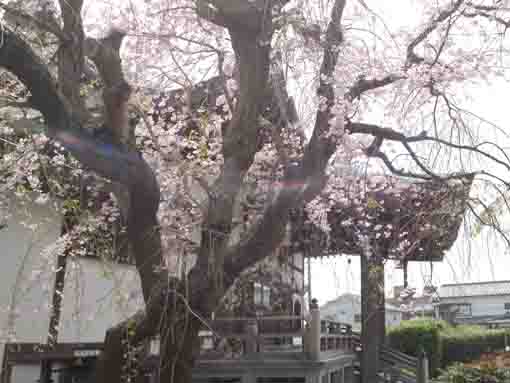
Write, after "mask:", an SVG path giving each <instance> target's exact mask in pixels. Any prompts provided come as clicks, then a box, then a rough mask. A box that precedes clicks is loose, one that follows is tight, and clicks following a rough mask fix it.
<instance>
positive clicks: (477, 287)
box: [439, 281, 510, 298]
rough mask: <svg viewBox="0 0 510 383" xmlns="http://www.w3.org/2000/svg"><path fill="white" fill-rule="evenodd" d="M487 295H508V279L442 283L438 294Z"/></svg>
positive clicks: (445, 295) (449, 295) (447, 296)
mask: <svg viewBox="0 0 510 383" xmlns="http://www.w3.org/2000/svg"><path fill="white" fill-rule="evenodd" d="M488 295H510V281H494V282H476V283H457V284H451V285H443V286H441V289H440V290H439V296H440V297H441V298H455V297H474V296H488Z"/></svg>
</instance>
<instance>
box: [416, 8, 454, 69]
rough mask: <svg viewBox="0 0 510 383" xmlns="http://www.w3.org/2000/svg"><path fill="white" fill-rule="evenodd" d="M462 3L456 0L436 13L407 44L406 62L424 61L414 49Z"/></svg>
mask: <svg viewBox="0 0 510 383" xmlns="http://www.w3.org/2000/svg"><path fill="white" fill-rule="evenodd" d="M462 3H464V0H456V1H455V2H454V3H453V4H452V5H451V7H450V8H448V9H445V10H443V11H441V12H440V13H439V15H437V17H435V18H434V20H432V22H430V24H429V25H428V26H427V27H425V28H424V29H423V30H422V31H421V32H420V33H419V34H418V35H417V36H416V37H415V38H414V39H413V40H412V41H411V43H410V44H409V45H408V46H407V64H408V65H411V64H418V63H420V62H423V61H424V58H423V57H420V56H419V55H418V54H417V53H416V51H415V49H416V47H417V46H418V45H420V44H421V43H422V42H423V41H425V39H426V38H427V37H428V36H429V35H430V34H431V33H432V32H433V31H434V30H435V29H436V28H437V27H438V26H439V25H440V24H441V23H442V22H443V21H445V20H446V19H448V18H449V17H450V16H451V15H453V14H454V13H455V12H457V10H458V9H459V8H460V6H461V5H462Z"/></svg>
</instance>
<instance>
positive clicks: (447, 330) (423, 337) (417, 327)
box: [388, 319, 510, 376]
mask: <svg viewBox="0 0 510 383" xmlns="http://www.w3.org/2000/svg"><path fill="white" fill-rule="evenodd" d="M505 335H508V336H509V339H510V331H509V330H488V329H486V328H483V327H479V326H456V327H452V326H450V325H448V324H447V323H446V322H443V321H436V320H433V319H427V320H412V321H406V322H403V323H402V324H401V325H400V326H398V327H394V328H392V329H391V330H390V331H389V333H388V340H389V344H390V347H393V348H395V349H397V350H400V351H402V352H404V353H406V354H408V355H412V356H417V355H418V353H419V351H420V350H421V349H422V348H423V349H424V350H425V352H426V353H427V356H428V357H429V361H430V373H431V376H436V375H437V373H438V372H439V368H445V367H447V366H449V365H450V364H452V363H454V362H468V361H472V360H477V359H479V358H480V356H481V355H482V354H483V353H485V352H492V351H499V350H503V349H504V347H505Z"/></svg>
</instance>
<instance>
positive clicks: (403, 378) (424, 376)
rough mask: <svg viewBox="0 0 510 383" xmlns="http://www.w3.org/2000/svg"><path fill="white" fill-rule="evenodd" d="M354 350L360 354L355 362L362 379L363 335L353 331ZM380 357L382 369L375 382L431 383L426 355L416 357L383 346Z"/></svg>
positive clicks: (359, 377)
mask: <svg viewBox="0 0 510 383" xmlns="http://www.w3.org/2000/svg"><path fill="white" fill-rule="evenodd" d="M352 339H353V346H354V351H356V353H357V355H358V361H357V362H356V363H355V366H354V368H355V371H354V374H355V376H357V377H358V380H357V381H358V382H360V381H361V353H362V352H363V349H362V346H361V337H360V334H359V333H353V336H352ZM380 358H381V361H382V370H381V371H380V372H379V380H378V381H377V382H374V383H429V379H428V362H427V359H426V357H425V356H423V357H422V358H415V357H412V356H409V355H407V354H404V353H402V352H400V351H398V350H395V349H393V348H391V347H388V346H382V350H381V354H380Z"/></svg>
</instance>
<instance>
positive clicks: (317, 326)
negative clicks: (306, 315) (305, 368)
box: [308, 299, 321, 360]
mask: <svg viewBox="0 0 510 383" xmlns="http://www.w3.org/2000/svg"><path fill="white" fill-rule="evenodd" d="M308 341H309V342H310V344H309V346H308V350H309V353H310V359H312V360H319V359H320V353H321V314H320V311H319V305H318V303H317V300H316V299H313V300H312V305H311V307H310V329H309V333H308Z"/></svg>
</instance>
